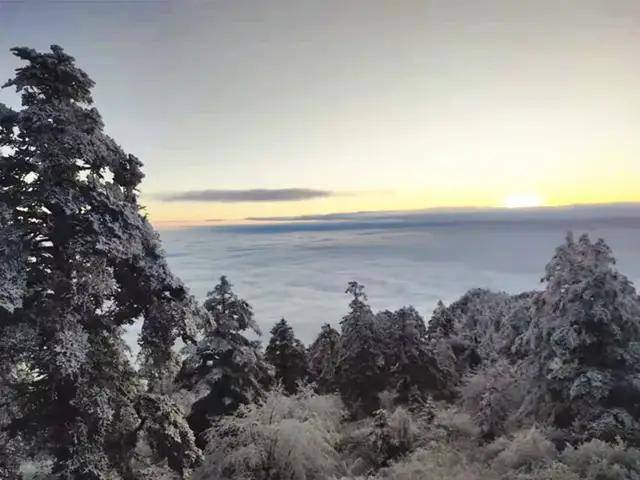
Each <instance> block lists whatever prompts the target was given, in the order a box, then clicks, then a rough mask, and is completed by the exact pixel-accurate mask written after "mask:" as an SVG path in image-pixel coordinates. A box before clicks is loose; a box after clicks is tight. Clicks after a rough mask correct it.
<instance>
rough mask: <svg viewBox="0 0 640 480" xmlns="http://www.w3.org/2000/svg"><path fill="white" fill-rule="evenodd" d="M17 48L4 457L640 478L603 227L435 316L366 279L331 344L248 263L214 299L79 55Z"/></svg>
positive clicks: (406, 477)
mask: <svg viewBox="0 0 640 480" xmlns="http://www.w3.org/2000/svg"><path fill="white" fill-rule="evenodd" d="M12 52H13V54H15V55H16V56H17V57H19V59H21V60H22V61H23V64H22V67H21V68H19V69H18V70H17V71H16V72H15V75H14V77H13V78H12V79H11V80H9V81H8V82H6V84H5V85H4V87H13V88H15V90H16V92H17V94H19V95H20V96H21V102H22V107H21V108H20V109H18V110H13V109H10V108H8V107H6V106H3V105H0V221H1V227H2V228H1V230H0V256H1V258H0V478H1V479H6V480H18V479H35V478H38V479H49V480H143V479H154V480H161V479H164V480H169V479H176V480H188V479H192V480H221V479H237V480H318V479H333V480H339V479H342V480H349V479H350V480H356V479H362V480H364V479H393V480H412V479H416V480H419V479H425V480H430V479H433V480H445V479H447V480H474V479H478V480H480V479H483V480H484V479H487V480H491V479H496V480H497V479H522V480H526V479H544V480H577V479H592V480H596V479H597V480H622V479H640V423H639V421H640V297H639V296H638V293H637V292H636V290H635V288H634V286H633V285H632V284H631V282H630V281H629V280H628V279H627V278H626V277H625V276H624V275H623V274H622V273H620V272H619V271H618V269H617V267H616V264H615V260H614V256H613V253H612V251H611V249H610V248H609V247H608V246H607V244H606V243H605V241H603V240H597V241H596V240H592V239H590V238H589V237H588V236H586V235H582V236H579V237H578V236H576V237H575V238H574V236H573V235H572V234H568V235H567V238H566V240H565V241H564V242H561V240H562V239H559V242H558V243H559V244H560V246H559V247H558V248H557V249H556V251H555V252H549V257H550V260H549V263H548V264H547V265H546V267H544V266H543V265H541V268H540V271H541V277H542V279H541V280H542V281H541V287H540V289H539V290H537V291H531V292H524V293H521V294H519V295H509V294H506V293H502V292H492V291H488V290H483V289H474V290H471V291H469V292H468V293H466V294H465V295H463V296H462V298H460V299H459V300H458V301H455V302H453V303H451V304H450V305H445V304H443V303H442V302H440V303H439V304H438V306H437V308H436V309H435V311H434V312H432V314H431V315H430V317H429V318H426V319H425V318H423V317H422V316H421V314H420V313H419V312H417V311H416V310H415V309H414V308H413V307H411V306H407V307H404V308H401V309H399V310H396V311H388V310H385V311H380V312H374V311H372V309H371V307H370V306H369V304H368V299H367V296H366V291H365V287H364V286H363V285H361V284H360V283H358V282H356V281H353V282H351V283H349V284H348V285H347V286H346V292H345V305H344V316H343V317H342V318H330V319H329V318H328V319H327V322H328V323H327V324H325V325H323V326H322V328H321V330H320V333H319V334H318V336H317V338H316V339H315V341H314V342H313V343H311V345H308V346H305V345H303V344H302V342H301V341H300V340H298V339H297V338H296V333H295V332H294V331H293V329H292V328H291V326H290V325H289V324H288V323H287V321H286V319H282V320H281V321H279V322H278V323H276V324H275V325H274V326H273V328H272V329H271V331H270V332H268V333H267V334H266V335H265V336H264V345H263V343H262V342H260V341H255V340H253V338H256V336H255V335H254V334H257V335H260V334H261V332H260V329H259V327H258V324H257V323H256V321H255V319H254V315H253V312H252V308H251V305H249V303H248V302H247V301H245V300H243V299H242V298H239V297H238V295H236V294H235V293H234V291H233V285H232V283H230V280H231V281H232V280H233V279H230V280H228V279H227V278H225V277H224V276H223V277H221V278H220V280H219V283H218V284H217V285H211V291H210V292H209V294H208V295H207V298H206V299H205V300H204V302H203V303H198V301H196V299H195V298H194V297H193V296H192V295H191V294H190V293H189V290H188V289H187V287H186V286H185V285H183V284H182V283H181V281H180V280H179V279H178V278H176V277H175V276H173V275H172V273H171V271H170V269H169V267H168V265H167V263H166V261H165V258H164V254H163V251H162V249H161V245H160V242H159V237H158V235H157V234H156V232H155V231H154V230H153V228H152V227H151V225H150V223H149V222H148V220H147V218H146V216H145V213H144V210H143V209H142V207H141V206H140V205H139V203H138V187H139V185H140V182H141V180H142V178H143V173H142V163H141V162H140V160H138V159H137V158H136V157H134V156H132V155H129V154H126V153H125V152H124V151H123V150H122V149H121V148H120V147H119V146H118V144H117V143H116V141H115V140H113V139H111V138H110V137H109V136H107V135H106V134H105V133H104V132H103V123H102V120H101V117H100V114H99V113H98V111H97V110H96V108H95V107H94V106H93V101H92V97H91V89H92V87H93V82H92V80H91V79H90V77H89V76H88V75H87V74H86V73H85V72H84V71H82V70H81V69H80V68H79V67H78V66H76V65H75V62H74V59H73V57H71V56H69V55H68V54H67V53H65V52H64V50H63V49H62V48H60V47H58V46H53V47H52V48H51V51H49V52H38V51H35V50H32V49H30V48H14V49H13V50H12ZM424 274H425V275H428V274H429V272H424ZM506 287H507V286H505V288H506ZM283 301H286V299H283ZM135 322H141V324H142V329H141V333H140V336H139V339H138V345H139V353H138V354H137V356H136V358H132V354H131V351H130V348H129V346H128V345H127V344H126V343H125V342H124V340H123V332H124V329H125V328H126V327H128V326H131V325H133V324H134V323H135Z"/></svg>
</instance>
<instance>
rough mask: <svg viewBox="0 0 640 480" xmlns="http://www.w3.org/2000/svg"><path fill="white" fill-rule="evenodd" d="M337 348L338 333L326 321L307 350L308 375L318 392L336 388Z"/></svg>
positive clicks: (327, 391)
mask: <svg viewBox="0 0 640 480" xmlns="http://www.w3.org/2000/svg"><path fill="white" fill-rule="evenodd" d="M339 348H340V333H339V332H338V331H337V330H336V329H334V328H333V327H331V325H329V324H328V323H326V324H324V325H323V326H322V328H321V330H320V333H319V334H318V337H317V338H316V339H315V341H314V342H313V343H312V344H311V346H310V347H309V351H308V358H309V375H310V377H311V380H312V381H313V382H314V383H315V384H316V388H317V390H318V393H320V394H326V393H334V392H335V391H336V390H337V388H338V386H337V379H336V365H337V363H338V354H339Z"/></svg>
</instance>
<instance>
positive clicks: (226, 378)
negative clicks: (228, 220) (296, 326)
mask: <svg viewBox="0 0 640 480" xmlns="http://www.w3.org/2000/svg"><path fill="white" fill-rule="evenodd" d="M204 308H205V310H206V312H207V314H208V316H207V321H206V325H205V330H204V338H203V339H202V340H201V341H200V342H198V344H197V346H196V347H192V348H191V351H190V352H188V356H187V358H186V359H185V360H184V362H183V365H182V369H181V370H180V373H179V375H178V378H177V382H178V385H179V386H180V388H182V389H183V390H186V391H188V392H190V393H191V395H193V397H194V401H193V403H192V405H191V411H190V413H189V416H188V421H189V425H190V426H191V428H192V430H193V431H194V432H195V434H196V439H197V442H198V445H199V446H201V447H204V446H205V445H206V439H205V438H204V435H203V432H205V431H206V430H207V429H208V428H210V427H211V426H212V425H213V422H214V421H215V418H216V417H219V416H221V415H228V414H231V413H233V412H234V411H235V410H236V409H237V408H238V407H239V406H240V405H244V404H248V403H252V402H255V401H257V400H259V399H260V398H261V397H262V394H263V392H264V390H265V388H267V387H268V386H269V384H270V383H271V381H272V371H271V367H270V366H269V365H268V364H267V363H266V362H265V360H264V359H263V356H262V353H261V352H260V349H259V344H257V343H256V342H252V341H249V340H248V339H247V338H246V337H244V336H243V335H242V333H240V332H243V331H245V330H247V329H251V330H253V332H255V333H256V334H258V335H260V329H259V328H258V325H257V324H256V322H255V321H254V319H253V311H252V309H251V306H250V305H249V304H248V303H247V301H246V300H243V299H241V298H239V297H238V296H237V295H236V294H235V293H234V292H233V290H232V289H231V284H230V283H229V282H228V281H227V278H226V277H224V276H223V277H221V278H220V283H219V284H218V285H216V286H215V288H214V289H213V290H212V291H210V292H209V293H208V294H207V299H206V301H205V302H204Z"/></svg>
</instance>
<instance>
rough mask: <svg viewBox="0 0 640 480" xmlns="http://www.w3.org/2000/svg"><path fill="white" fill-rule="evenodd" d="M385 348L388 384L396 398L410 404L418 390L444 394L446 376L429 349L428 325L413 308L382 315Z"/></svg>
mask: <svg viewBox="0 0 640 480" xmlns="http://www.w3.org/2000/svg"><path fill="white" fill-rule="evenodd" d="M378 318H379V321H380V322H381V323H382V324H381V325H380V328H381V330H382V335H381V337H382V338H383V341H384V345H385V349H384V356H385V363H386V365H387V370H388V377H389V379H388V380H387V382H388V386H389V387H391V388H393V390H395V392H396V400H397V401H399V402H401V403H407V402H408V401H409V397H410V396H411V394H413V395H415V393H416V391H418V392H420V393H422V394H426V393H431V394H434V395H435V396H436V397H438V396H443V394H444V389H445V385H446V378H445V374H444V372H443V371H441V370H440V368H439V366H438V364H437V361H436V359H435V358H434V356H433V354H432V353H431V351H430V350H429V344H428V341H427V328H426V326H425V323H424V320H423V319H422V317H421V316H420V314H419V313H418V312H417V311H416V310H415V309H414V308H413V307H403V308H401V309H400V310H398V311H396V312H386V314H385V315H381V316H379V317H378Z"/></svg>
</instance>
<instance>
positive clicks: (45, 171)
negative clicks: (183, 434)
mask: <svg viewBox="0 0 640 480" xmlns="http://www.w3.org/2000/svg"><path fill="white" fill-rule="evenodd" d="M12 51H13V53H14V54H15V55H16V56H17V57H18V58H20V59H21V60H24V61H25V62H26V65H25V66H23V67H22V68H19V69H17V71H16V75H15V77H14V78H13V79H11V80H9V81H8V82H7V83H6V84H5V85H4V86H5V87H15V88H16V90H17V91H18V92H19V93H21V95H22V109H21V110H19V111H18V112H13V111H10V110H9V109H7V108H2V109H0V205H1V206H2V210H3V212H0V216H1V217H2V218H1V221H2V224H1V227H2V228H1V233H0V237H1V238H2V242H3V244H2V246H1V247H0V255H2V259H1V260H2V266H1V267H0V291H1V293H0V338H2V342H0V363H3V364H6V365H13V366H20V368H22V369H25V370H26V371H27V374H25V375H21V376H19V377H17V378H15V382H11V384H10V385H5V387H7V388H10V389H11V390H13V391H14V392H18V395H16V398H17V402H18V404H17V405H16V408H15V412H17V414H16V416H15V417H14V418H12V420H11V422H9V425H8V429H9V432H10V433H11V434H20V435H21V437H23V438H24V439H26V440H28V441H33V442H36V445H34V449H37V450H38V451H42V450H44V451H46V452H48V453H49V454H50V455H51V456H52V458H53V467H52V471H51V474H52V476H53V478H56V479H74V480H75V479H78V480H79V479H82V480H94V479H96V480H98V479H100V480H102V479H105V478H111V476H115V475H120V476H121V477H122V478H125V479H131V478H134V477H135V475H134V472H132V470H131V461H130V460H131V457H132V451H133V449H134V448H135V445H136V442H137V438H138V435H139V434H140V433H141V432H144V430H145V426H146V419H145V418H144V412H143V411H142V410H140V409H139V403H138V402H139V399H140V395H141V394H143V393H144V391H143V389H142V386H141V385H140V383H139V382H138V379H137V375H136V372H135V371H134V369H133V368H132V366H131V363H130V361H129V359H128V356H127V355H128V353H127V346H126V345H125V343H124V342H123V340H122V333H123V329H124V327H126V326H128V325H132V324H133V323H134V322H135V321H137V320H141V322H142V333H141V336H140V339H139V343H140V347H141V351H142V355H143V356H144V357H145V358H146V359H147V360H148V362H149V363H150V364H153V365H154V366H155V368H162V366H163V365H164V364H165V363H166V361H167V360H168V359H169V358H170V357H171V355H172V353H171V347H172V346H173V344H174V342H175V340H176V339H177V338H178V337H182V338H183V339H184V340H186V341H189V340H190V339H191V338H192V337H193V332H194V329H193V328H192V320H193V315H194V313H195V310H194V304H193V303H192V300H191V297H190V296H189V295H188V293H187V291H186V289H185V287H184V286H183V285H182V283H180V281H179V280H177V279H176V278H175V277H174V276H173V275H172V274H171V272H170V271H169V268H168V267H167V264H166V263H165V260H164V258H163V255H162V252H161V250H160V245H159V241H158V238H157V235H156V233H155V232H154V231H153V229H152V227H151V226H150V225H149V223H148V222H147V220H146V219H145V217H144V216H143V215H141V213H140V207H139V205H138V202H137V188H138V185H139V183H140V181H141V179H142V177H143V175H142V172H141V170H140V168H141V166H142V164H141V162H140V161H139V160H138V159H137V158H135V157H134V156H132V155H128V154H126V153H124V152H123V151H122V149H121V148H120V147H119V146H118V145H117V144H116V142H115V141H114V140H113V139H111V138H110V137H108V136H107V135H106V134H105V133H104V132H103V123H102V119H101V118H100V114H99V113H98V111H97V110H96V109H95V108H94V107H92V103H93V101H92V98H91V88H92V87H93V81H92V80H91V79H90V78H89V77H88V76H87V74H86V73H85V72H83V71H82V70H80V69H79V68H78V67H76V66H75V64H74V59H73V57H71V56H69V55H67V54H66V53H65V52H64V51H63V49H62V48H60V47H58V46H52V47H51V52H50V53H40V52H37V51H35V50H32V49H29V48H14V49H13V50H12ZM180 448H184V449H185V451H186V450H189V449H190V448H191V445H190V439H189V438H188V435H187V438H185V443H184V444H183V445H181V446H180ZM196 456H197V455H195V454H194V456H193V457H192V458H195V457H196ZM184 460H185V462H186V463H185V464H183V465H181V466H180V469H183V468H184V469H186V470H188V469H189V468H190V467H191V466H192V465H189V460H187V458H186V457H185V458H184Z"/></svg>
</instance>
